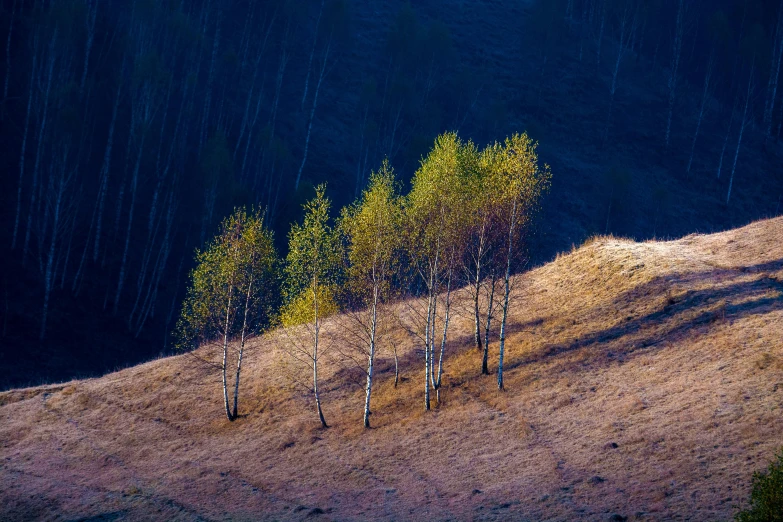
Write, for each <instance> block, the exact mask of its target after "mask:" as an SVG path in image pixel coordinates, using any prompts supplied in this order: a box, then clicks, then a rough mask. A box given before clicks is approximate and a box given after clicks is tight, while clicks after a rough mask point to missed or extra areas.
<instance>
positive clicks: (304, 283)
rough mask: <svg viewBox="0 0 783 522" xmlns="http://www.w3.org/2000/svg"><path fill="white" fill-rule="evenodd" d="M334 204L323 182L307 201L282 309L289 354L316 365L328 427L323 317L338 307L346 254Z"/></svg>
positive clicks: (293, 242) (293, 235)
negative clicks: (334, 222) (321, 371)
mask: <svg viewBox="0 0 783 522" xmlns="http://www.w3.org/2000/svg"><path fill="white" fill-rule="evenodd" d="M330 207H331V201H329V199H328V198H327V197H326V186H325V185H320V186H318V187H316V189H315V197H314V198H313V199H312V200H310V201H308V202H307V203H305V204H304V205H303V208H304V212H305V215H304V221H303V222H302V224H301V225H300V224H298V223H294V224H293V225H292V226H291V231H290V232H289V234H288V256H287V258H286V267H285V287H284V298H285V300H286V304H285V306H284V308H283V312H282V320H283V326H285V327H286V329H285V331H286V334H287V336H288V339H289V343H288V344H289V346H288V349H287V351H288V353H289V355H290V356H291V357H292V359H293V360H295V361H298V362H305V363H306V364H308V365H309V366H310V367H311V368H312V372H313V386H312V393H313V397H314V398H315V406H316V410H317V412H318V419H319V420H320V421H321V426H323V427H324V428H328V427H329V426H328V425H327V424H326V419H325V418H324V414H323V410H322V409H321V397H320V395H319V392H318V361H319V360H320V358H321V356H322V355H323V353H324V350H323V349H322V347H321V346H320V341H321V338H320V332H321V326H322V322H323V319H324V318H325V317H328V316H329V315H332V314H333V313H335V312H336V311H337V310H338V306H337V299H336V293H337V283H338V282H339V279H340V275H341V274H340V266H341V263H342V258H343V254H342V248H341V243H340V237H339V234H338V233H337V232H336V231H335V230H334V228H333V227H332V226H331V225H330V223H329V221H330V220H329V209H330ZM300 325H301V326H302V328H304V329H305V332H306V333H305V335H304V336H300V335H297V332H295V331H293V330H294V327H296V326H300ZM300 331H301V330H300Z"/></svg>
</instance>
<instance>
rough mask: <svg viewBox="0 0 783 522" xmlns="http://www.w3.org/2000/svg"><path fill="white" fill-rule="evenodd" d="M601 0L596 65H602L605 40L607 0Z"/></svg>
mask: <svg viewBox="0 0 783 522" xmlns="http://www.w3.org/2000/svg"><path fill="white" fill-rule="evenodd" d="M599 1H600V2H601V7H600V9H601V28H600V29H599V30H598V41H597V49H596V55H595V61H596V65H601V47H602V43H603V40H604V25H605V23H606V0H599Z"/></svg>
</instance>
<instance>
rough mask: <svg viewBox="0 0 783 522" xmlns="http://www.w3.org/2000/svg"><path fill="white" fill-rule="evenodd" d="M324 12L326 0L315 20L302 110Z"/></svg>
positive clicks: (322, 2)
mask: <svg viewBox="0 0 783 522" xmlns="http://www.w3.org/2000/svg"><path fill="white" fill-rule="evenodd" d="M323 12H324V0H321V7H320V9H318V18H317V19H316V21H315V31H313V47H312V48H311V49H310V59H309V60H308V62H307V74H306V75H305V84H304V92H303V93H302V103H301V110H303V111H304V104H305V100H306V99H307V88H308V85H309V84H310V71H311V70H312V68H313V56H314V55H315V46H316V44H317V43H318V28H319V26H320V25H321V15H322V14H323Z"/></svg>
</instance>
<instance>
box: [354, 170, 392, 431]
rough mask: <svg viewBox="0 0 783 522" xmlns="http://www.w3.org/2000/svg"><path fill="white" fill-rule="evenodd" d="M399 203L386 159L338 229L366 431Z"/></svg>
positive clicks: (385, 326) (386, 317) (386, 322)
mask: <svg viewBox="0 0 783 522" xmlns="http://www.w3.org/2000/svg"><path fill="white" fill-rule="evenodd" d="M401 218H402V211H401V199H400V196H399V195H398V193H397V180H396V179H395V176H394V171H393V169H392V168H391V166H390V165H389V162H388V160H385V161H384V162H383V164H382V165H381V168H380V169H379V170H378V172H373V173H371V175H370V183H369V186H368V188H367V189H366V190H365V191H364V192H363V194H362V197H361V199H360V200H359V201H358V202H357V203H355V204H354V205H352V206H350V207H348V208H346V209H344V211H343V214H342V217H341V220H340V228H341V230H342V232H343V233H344V234H345V236H346V239H347V245H348V249H347V259H348V262H349V267H348V273H347V276H348V280H347V286H348V291H349V293H350V295H351V298H352V302H351V304H352V310H349V311H348V313H347V314H346V315H345V318H346V319H345V322H347V323H348V324H347V329H348V333H349V337H350V342H351V344H353V345H354V347H355V348H356V349H357V351H358V352H359V353H361V354H362V355H364V356H365V357H366V358H367V370H366V375H367V385H366V387H365V400H364V420H363V422H364V427H365V428H369V427H370V414H371V409H370V398H371V394H372V386H373V369H374V363H375V357H376V354H377V353H378V347H379V344H380V343H381V342H382V341H383V339H382V335H383V334H385V333H388V330H389V327H390V326H391V325H390V310H389V308H388V305H389V302H390V300H391V297H392V289H393V287H392V284H393V279H394V276H395V273H396V264H397V261H398V259H399V256H398V249H399V248H400V246H401V242H400V235H399V231H400V226H401V221H402V219H401Z"/></svg>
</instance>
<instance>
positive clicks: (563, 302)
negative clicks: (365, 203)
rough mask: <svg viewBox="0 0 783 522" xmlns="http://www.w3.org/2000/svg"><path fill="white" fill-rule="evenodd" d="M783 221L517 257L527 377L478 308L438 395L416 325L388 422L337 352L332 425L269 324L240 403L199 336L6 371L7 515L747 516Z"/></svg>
mask: <svg viewBox="0 0 783 522" xmlns="http://www.w3.org/2000/svg"><path fill="white" fill-rule="evenodd" d="M781 237H783V219H781V218H778V219H773V220H768V221H761V222H758V223H754V224H751V225H749V226H747V227H744V228H742V229H738V230H735V231H731V232H726V233H721V234H715V235H707V236H696V235H693V236H688V237H685V238H683V239H681V240H678V241H672V242H645V243H634V242H631V241H628V240H623V239H617V238H611V237H608V238H607V237H596V238H592V239H591V240H590V241H589V242H588V243H586V244H585V245H583V246H582V247H580V248H578V249H575V250H573V251H572V252H571V253H569V254H564V255H561V256H559V257H558V258H557V259H556V260H555V261H553V262H552V263H550V264H548V265H545V266H542V267H540V268H537V269H535V270H533V271H531V272H529V273H527V274H525V275H523V276H520V277H518V278H516V280H515V288H516V290H517V291H516V295H515V299H514V306H513V311H512V316H511V318H510V324H509V332H510V334H509V337H508V345H507V348H508V352H507V354H508V355H507V360H506V369H507V370H506V388H507V390H506V392H504V393H501V392H498V390H497V388H496V380H495V379H496V378H495V376H494V375H491V376H480V375H478V373H479V370H480V355H479V354H478V353H477V352H476V351H475V350H474V349H473V348H472V347H471V335H470V325H471V321H470V317H467V316H466V317H457V318H455V320H454V322H453V325H454V327H453V331H452V332H451V333H450V339H451V342H450V343H449V345H448V352H447V356H446V367H445V374H444V387H443V390H442V395H441V399H442V401H441V403H440V404H439V405H434V408H433V411H430V412H427V413H425V412H424V411H423V397H422V395H423V382H422V380H423V373H424V372H423V361H421V360H420V357H419V356H418V355H417V352H416V349H417V346H416V343H415V342H414V339H412V338H411V336H410V335H408V334H407V333H406V332H405V331H403V330H398V331H397V332H395V338H394V341H395V344H396V345H397V346H398V350H399V356H400V363H401V381H400V383H399V385H398V386H397V387H396V388H395V387H394V386H393V379H394V362H393V356H392V354H391V353H389V352H388V351H383V352H382V353H381V354H380V356H379V360H378V362H377V371H378V373H377V379H376V387H375V388H374V392H373V408H372V409H373V415H372V418H371V421H372V424H373V429H371V430H364V429H363V428H362V427H361V417H362V409H361V408H362V405H363V393H362V392H363V390H362V387H361V374H360V373H359V374H357V373H356V371H353V370H347V369H346V367H345V365H344V364H341V363H340V361H339V360H338V358H333V359H328V360H325V361H324V366H323V368H322V372H321V375H322V379H323V381H322V387H323V390H324V392H323V401H324V412H325V415H326V417H327V421H329V423H330V424H331V426H332V427H331V428H330V429H328V430H322V429H319V427H318V421H317V417H316V416H315V408H314V405H313V404H312V400H311V398H310V396H308V395H307V394H306V393H304V392H302V391H300V390H297V389H295V388H292V387H290V386H288V381H287V379H286V376H285V372H283V371H281V369H280V359H281V357H282V352H281V345H280V343H281V339H280V338H279V337H278V334H276V333H272V334H270V335H268V336H266V337H264V338H262V339H258V340H256V341H255V342H254V343H252V344H251V346H250V351H249V354H248V357H247V359H246V361H247V363H246V367H245V370H244V372H243V385H242V389H241V392H240V415H241V418H240V419H239V420H237V421H236V422H233V423H230V422H228V421H227V420H225V417H224V416H223V415H222V413H221V392H220V380H219V375H218V374H216V373H215V372H214V370H211V369H209V368H208V367H207V366H205V364H204V363H203V362H200V361H199V360H197V359H196V358H194V357H193V356H190V355H182V356H178V357H171V358H167V359H160V360H156V361H151V362H149V363H146V364H143V365H140V366H137V367H134V368H129V369H127V370H123V371H121V372H118V373H114V374H111V375H107V376H105V377H102V378H99V379H89V380H85V381H73V382H70V383H66V384H63V385H55V386H43V387H38V388H27V389H21V390H11V391H9V392H5V393H1V394H0V448H1V449H0V519H78V518H89V517H98V516H103V517H104V519H127V520H148V519H165V520H195V519H209V520H211V519H227V518H230V519H247V520H257V519H270V520H299V519H304V518H308V517H315V516H320V517H325V518H327V519H335V520H364V519H368V518H373V519H376V518H377V519H387V520H400V519H425V518H428V519H447V518H452V519H530V520H540V519H554V520H573V519H577V518H578V519H586V520H608V519H609V517H611V516H612V515H613V514H615V513H616V514H619V515H622V516H626V517H629V520H661V519H675V518H689V519H692V520H721V519H727V518H730V517H731V516H732V514H733V512H734V510H735V509H736V506H738V505H741V504H742V503H743V502H744V501H745V499H746V498H747V494H748V487H749V482H750V476H751V474H752V472H753V471H754V470H757V469H759V468H762V467H764V466H765V465H766V462H767V461H768V460H769V459H770V458H771V457H772V455H773V452H774V451H775V449H776V448H777V446H779V445H780V444H781V443H782V442H783V440H782V439H781V437H780V433H783V415H782V413H783V351H781V350H782V348H781V345H782V343H781V340H782V339H783V335H782V332H783V326H782V325H783V242H782V241H781ZM458 297H460V298H462V299H464V298H465V296H464V295H462V296H458ZM457 308H460V306H457ZM463 308H464V307H463ZM406 310H407V311H406ZM398 313H399V314H400V315H403V316H404V315H405V314H409V313H410V310H409V309H407V308H406V307H405V306H400V307H399V308H398ZM339 331H340V327H339V318H335V319H334V320H331V321H330V322H329V324H327V325H326V327H325V335H327V336H333V338H334V339H339V337H336V336H337V335H338V334H339ZM492 349H493V351H492V357H491V358H490V366H491V368H495V367H496V365H497V355H496V353H495V351H496V349H497V347H496V345H495V344H493V345H492ZM335 353H336V352H335ZM199 355H200V356H202V357H203V358H205V359H210V358H212V357H215V356H216V354H214V353H209V351H208V350H206V349H205V350H202V351H201V352H200V353H199Z"/></svg>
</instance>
